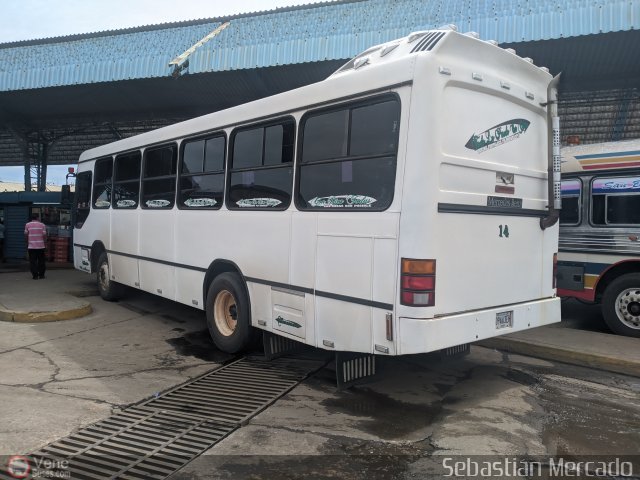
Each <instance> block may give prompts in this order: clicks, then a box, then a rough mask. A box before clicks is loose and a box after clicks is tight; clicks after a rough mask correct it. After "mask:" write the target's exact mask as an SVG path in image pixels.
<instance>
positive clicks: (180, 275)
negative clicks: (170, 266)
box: [175, 268, 205, 310]
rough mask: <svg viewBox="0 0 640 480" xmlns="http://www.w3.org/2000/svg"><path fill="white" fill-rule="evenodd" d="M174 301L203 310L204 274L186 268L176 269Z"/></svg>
mask: <svg viewBox="0 0 640 480" xmlns="http://www.w3.org/2000/svg"><path fill="white" fill-rule="evenodd" d="M175 278H176V283H175V285H176V301H177V302H180V303H184V304H185V305H190V306H192V307H196V308H199V309H200V310H203V309H204V301H205V299H204V298H202V282H203V281H204V273H203V272H199V271H197V270H190V269H186V268H176V271H175Z"/></svg>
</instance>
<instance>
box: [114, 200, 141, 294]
mask: <svg viewBox="0 0 640 480" xmlns="http://www.w3.org/2000/svg"><path fill="white" fill-rule="evenodd" d="M138 216H139V210H125V209H122V210H118V211H117V212H114V214H113V215H112V216H111V242H110V243H111V251H112V252H113V253H111V254H110V255H109V265H110V268H111V279H112V280H115V281H116V282H118V283H123V284H125V285H129V286H132V287H138V286H139V285H140V278H139V275H138V259H137V258H132V257H129V256H126V255H138ZM107 248H109V247H107ZM123 254H124V255H123Z"/></svg>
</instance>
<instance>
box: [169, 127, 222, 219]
mask: <svg viewBox="0 0 640 480" xmlns="http://www.w3.org/2000/svg"><path fill="white" fill-rule="evenodd" d="M225 148H226V140H225V137H224V136H223V135H218V136H215V137H212V138H201V139H198V140H191V141H186V142H183V144H182V163H181V166H180V191H179V194H178V207H180V208H198V209H207V208H212V209H219V208H220V207H222V199H223V196H224V156H225Z"/></svg>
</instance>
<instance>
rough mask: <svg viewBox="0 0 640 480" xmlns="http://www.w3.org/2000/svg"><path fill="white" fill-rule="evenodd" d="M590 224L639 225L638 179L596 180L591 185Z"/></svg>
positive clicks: (639, 198) (639, 183)
mask: <svg viewBox="0 0 640 480" xmlns="http://www.w3.org/2000/svg"><path fill="white" fill-rule="evenodd" d="M591 223H593V224H594V225H614V226H615V225H639V224H640V177H616V178H596V179H594V180H593V182H592V185H591Z"/></svg>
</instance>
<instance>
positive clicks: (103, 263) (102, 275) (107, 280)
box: [96, 252, 123, 302]
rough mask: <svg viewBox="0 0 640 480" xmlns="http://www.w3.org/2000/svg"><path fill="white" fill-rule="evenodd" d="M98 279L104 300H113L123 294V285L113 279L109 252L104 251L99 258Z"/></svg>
mask: <svg viewBox="0 0 640 480" xmlns="http://www.w3.org/2000/svg"><path fill="white" fill-rule="evenodd" d="M96 280H97V283H98V292H100V296H101V297H102V298H103V300H107V301H108V302H113V301H115V300H118V299H119V298H120V297H121V296H122V291H123V286H122V285H121V284H120V283H116V282H114V281H113V280H112V279H111V269H110V268H109V258H108V257H107V252H102V253H101V254H100V257H99V258H98V271H97V272H96Z"/></svg>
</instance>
